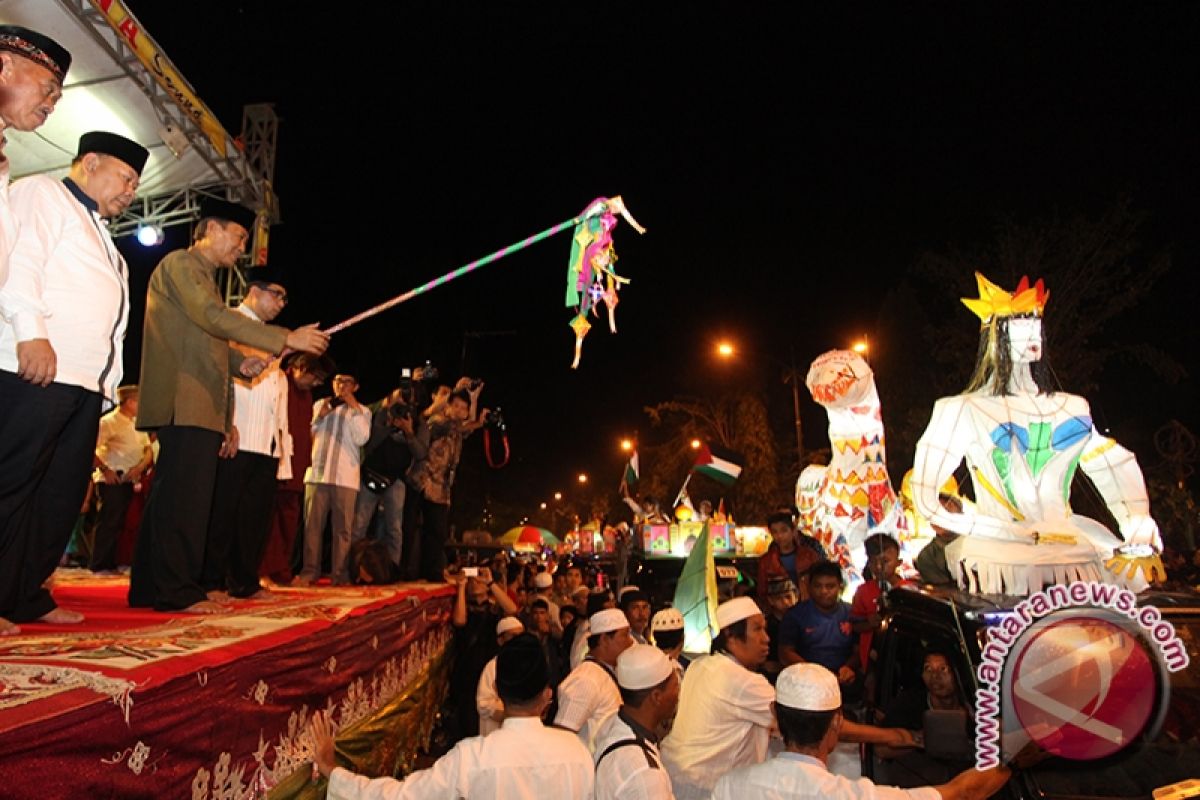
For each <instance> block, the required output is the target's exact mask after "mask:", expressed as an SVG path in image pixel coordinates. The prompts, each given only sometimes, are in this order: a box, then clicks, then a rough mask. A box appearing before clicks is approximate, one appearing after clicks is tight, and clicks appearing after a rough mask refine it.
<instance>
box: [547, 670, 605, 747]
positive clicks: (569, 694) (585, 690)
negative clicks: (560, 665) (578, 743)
mask: <svg viewBox="0 0 1200 800" xmlns="http://www.w3.org/2000/svg"><path fill="white" fill-rule="evenodd" d="M595 696H596V692H595V688H594V687H593V686H592V685H591V681H589V680H588V679H587V677H586V676H585V675H584V674H583V673H582V672H580V671H579V670H578V669H574V670H572V671H571V674H569V675H567V677H566V678H565V679H564V680H563V682H562V683H560V684H559V685H558V714H557V715H556V716H555V717H554V724H555V725H557V726H559V727H560V728H566V729H568V730H572V731H575V732H576V733H579V731H580V730H581V729H582V728H583V725H584V723H586V722H587V721H588V719H590V718H591V716H592V706H593V705H594V703H593V701H594V700H595Z"/></svg>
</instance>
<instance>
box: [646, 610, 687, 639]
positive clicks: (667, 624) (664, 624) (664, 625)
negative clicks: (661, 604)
mask: <svg viewBox="0 0 1200 800" xmlns="http://www.w3.org/2000/svg"><path fill="white" fill-rule="evenodd" d="M681 630H683V614H680V613H679V609H677V608H664V609H662V610H661V611H658V612H656V613H655V614H654V617H653V618H652V619H651V620H650V631H651V633H653V632H655V631H681Z"/></svg>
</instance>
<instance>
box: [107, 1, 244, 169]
mask: <svg viewBox="0 0 1200 800" xmlns="http://www.w3.org/2000/svg"><path fill="white" fill-rule="evenodd" d="M91 3H92V5H93V6H94V7H95V8H96V10H98V11H99V12H100V13H102V14H103V15H104V17H105V19H107V20H108V24H109V25H111V26H112V29H113V30H114V31H116V32H117V33H118V34H120V36H121V38H123V39H124V40H125V42H126V43H127V44H128V45H129V47H130V48H131V49H132V50H133V52H134V53H136V54H137V57H138V59H139V60H140V61H141V62H142V65H143V66H144V67H146V69H148V70H150V72H151V74H153V75H154V79H155V80H157V81H158V85H159V86H161V87H162V88H163V90H164V91H166V92H167V94H169V95H170V96H171V99H173V100H174V101H175V104H176V105H178V106H179V107H180V108H181V109H183V112H184V113H185V114H187V115H188V116H189V117H191V118H192V119H193V120H194V121H195V123H196V124H197V125H199V126H200V130H202V131H204V134H205V135H206V136H207V137H208V140H209V141H210V142H212V146H213V147H214V148H216V151H217V152H218V153H220V154H221V157H222V158H224V156H225V143H226V141H227V140H228V138H229V135H228V134H227V133H226V132H225V128H223V127H222V126H221V123H220V122H218V121H217V118H216V117H214V116H213V114H212V112H211V111H209V110H208V107H207V106H205V105H204V103H202V102H201V101H200V98H198V97H196V95H195V94H193V93H192V90H191V89H190V88H188V85H187V82H186V81H184V79H183V76H182V75H180V74H179V72H178V71H176V69H175V67H174V65H172V64H171V62H170V60H168V59H167V57H166V55H164V54H163V53H162V51H161V50H159V49H158V46H157V45H156V44H155V43H154V42H153V40H151V38H150V37H149V36H148V35H147V34H146V32H145V31H143V30H142V27H141V23H139V22H138V21H137V20H136V19H134V16H133V15H132V14H130V13H129V10H128V9H126V8H125V5H124V4H123V3H122V2H121V0H91Z"/></svg>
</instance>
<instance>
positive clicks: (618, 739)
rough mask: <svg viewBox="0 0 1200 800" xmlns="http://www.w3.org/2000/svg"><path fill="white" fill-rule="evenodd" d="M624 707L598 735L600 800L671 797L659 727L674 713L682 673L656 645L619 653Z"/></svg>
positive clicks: (655, 799)
mask: <svg viewBox="0 0 1200 800" xmlns="http://www.w3.org/2000/svg"><path fill="white" fill-rule="evenodd" d="M617 683H618V684H620V686H621V708H620V710H619V711H617V713H616V714H613V715H612V716H611V717H609V718H608V719H607V720H605V721H604V722H603V723H601V726H600V731H599V733H597V734H596V800H671V798H673V797H674V795H673V794H672V793H671V779H670V778H669V777H668V776H667V771H666V769H665V768H664V767H663V764H662V758H661V756H659V754H658V731H659V730H661V729H662V727H663V726H664V725H665V724H667V722H669V721H670V719H671V718H672V717H673V716H674V715H675V708H676V706H677V705H678V704H679V674H678V673H677V672H676V671H675V665H674V664H672V663H671V659H669V658H667V656H666V654H665V653H663V652H662V651H661V650H659V649H658V648H657V647H655V646H653V645H648V644H635V645H633V646H632V647H630V648H629V649H628V650H626V651H625V652H623V653H621V655H619V656H618V657H617Z"/></svg>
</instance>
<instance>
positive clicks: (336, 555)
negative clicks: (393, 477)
mask: <svg viewBox="0 0 1200 800" xmlns="http://www.w3.org/2000/svg"><path fill="white" fill-rule="evenodd" d="M356 391H358V381H357V380H355V378H354V377H353V376H352V375H335V376H334V378H333V397H327V398H325V399H324V400H321V401H320V402H318V403H317V404H316V406H315V407H314V409H313V421H312V432H313V450H312V466H310V467H309V468H308V474H306V475H305V476H304V484H305V486H304V567H303V569H301V571H300V575H299V577H297V579H296V583H297V584H298V585H301V586H309V585H311V584H313V583H315V582H316V580H317V578H318V577H320V574H321V538H322V534H323V533H324V530H325V521H326V520H332V525H333V554H332V558H331V560H330V572H331V573H332V578H333V583H334V585H335V586H338V585H346V584H348V583H349V582H350V575H349V571H348V564H349V556H350V535H351V529H352V527H353V525H354V508H355V505H356V501H357V500H358V487H359V482H360V473H359V464H360V458H361V456H360V450H359V448H361V447H362V446H363V445H364V444H366V443H367V438H368V437H369V436H370V435H371V412H370V411H368V410H367V408H366V406H364V405H363V404H362V403H360V402H358V399H357V398H356V397H355V396H354V393H355V392H356Z"/></svg>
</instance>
